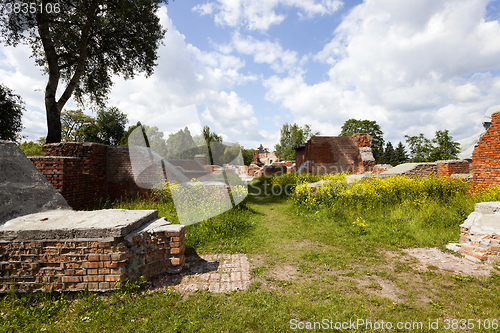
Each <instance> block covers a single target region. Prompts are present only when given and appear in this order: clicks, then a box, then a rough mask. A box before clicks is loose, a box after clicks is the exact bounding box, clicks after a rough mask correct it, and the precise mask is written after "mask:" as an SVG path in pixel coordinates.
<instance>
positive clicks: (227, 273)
mask: <svg viewBox="0 0 500 333" xmlns="http://www.w3.org/2000/svg"><path fill="white" fill-rule="evenodd" d="M249 285H250V263H249V262H248V258H247V256H246V254H202V255H200V256H198V255H195V256H186V264H185V265H184V268H183V270H182V271H181V272H180V273H179V274H175V275H165V276H160V277H158V278H156V279H154V280H153V281H151V284H150V286H149V288H150V289H152V290H154V289H159V288H164V287H168V286H172V288H173V289H174V290H176V291H178V292H180V293H183V294H185V293H190V292H194V291H199V290H200V291H201V290H208V291H210V292H214V293H221V292H227V291H233V290H245V289H247V288H248V286H249Z"/></svg>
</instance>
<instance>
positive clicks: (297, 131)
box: [261, 123, 319, 161]
mask: <svg viewBox="0 0 500 333" xmlns="http://www.w3.org/2000/svg"><path fill="white" fill-rule="evenodd" d="M316 135H319V132H313V131H312V129H311V126H310V125H307V124H306V125H304V127H301V126H299V125H297V124H296V123H294V124H288V123H285V124H284V125H283V127H282V128H281V131H280V143H279V144H277V145H275V146H274V149H275V150H276V156H277V157H278V158H280V159H282V160H286V161H288V160H294V159H295V150H293V149H292V148H293V147H294V146H297V145H300V144H304V143H306V142H307V141H308V140H309V139H310V138H311V137H313V136H316ZM261 146H262V145H261Z"/></svg>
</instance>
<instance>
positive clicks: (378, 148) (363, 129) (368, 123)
mask: <svg viewBox="0 0 500 333" xmlns="http://www.w3.org/2000/svg"><path fill="white" fill-rule="evenodd" d="M358 133H368V134H370V135H371V137H372V152H373V157H375V160H376V161H377V163H380V160H381V158H382V154H383V152H384V137H383V136H384V132H382V130H381V129H380V126H379V125H378V124H377V122H376V121H374V120H358V119H353V118H351V119H349V120H346V122H345V123H344V125H342V130H341V132H340V136H352V135H354V134H358Z"/></svg>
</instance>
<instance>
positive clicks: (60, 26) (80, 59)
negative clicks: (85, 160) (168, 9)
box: [0, 0, 167, 143]
mask: <svg viewBox="0 0 500 333" xmlns="http://www.w3.org/2000/svg"><path fill="white" fill-rule="evenodd" d="M16 3H20V4H23V5H27V8H28V10H13V8H12V6H14V5H15V4H16ZM161 3H165V4H167V1H165V0H113V1H110V0H64V1H52V0H41V1H35V2H34V1H27V0H21V1H19V2H17V1H11V2H6V3H4V5H2V6H0V36H3V37H1V40H2V41H3V42H4V43H5V44H7V45H14V46H15V45H17V44H19V43H24V44H27V45H30V46H31V49H32V53H33V57H34V59H35V62H36V64H37V65H39V66H43V67H44V69H45V72H46V73H47V74H48V82H47V86H46V88H45V108H46V113H47V125H48V135H47V142H48V143H52V142H59V141H61V119H60V115H61V110H62V108H63V107H64V105H65V104H66V102H67V101H68V100H69V98H70V97H71V96H72V95H74V96H75V98H76V99H77V101H79V102H83V100H84V96H87V97H88V99H89V100H90V101H91V102H94V103H96V104H98V105H101V106H102V105H104V101H105V100H106V96H107V95H108V93H109V92H110V90H111V86H112V76H113V75H117V74H119V75H123V76H124V77H125V78H126V79H128V78H133V77H134V75H135V74H137V73H138V72H144V73H146V75H147V76H149V75H151V74H152V73H153V68H154V66H155V65H156V63H155V62H156V60H157V53H156V51H157V49H158V47H159V45H160V43H161V40H162V38H163V37H164V35H165V30H164V29H162V27H161V25H160V20H159V18H158V16H157V15H156V12H157V10H158V8H159V5H160V4H161ZM32 4H35V6H30V5H32ZM60 81H63V82H65V83H66V85H65V87H63V91H62V93H61V94H57V93H58V92H57V90H58V87H59V84H60ZM56 94H57V95H60V97H59V99H57V98H56Z"/></svg>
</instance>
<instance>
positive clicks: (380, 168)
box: [373, 160, 470, 179]
mask: <svg viewBox="0 0 500 333" xmlns="http://www.w3.org/2000/svg"><path fill="white" fill-rule="evenodd" d="M373 174H374V175H378V177H392V176H406V177H430V176H439V177H450V176H452V175H461V176H463V177H464V178H466V179H467V177H468V176H469V175H470V174H469V162H468V161H466V160H443V161H436V162H419V163H403V164H400V165H397V166H395V167H392V166H391V165H389V164H383V165H376V166H375V167H374V168H373Z"/></svg>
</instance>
